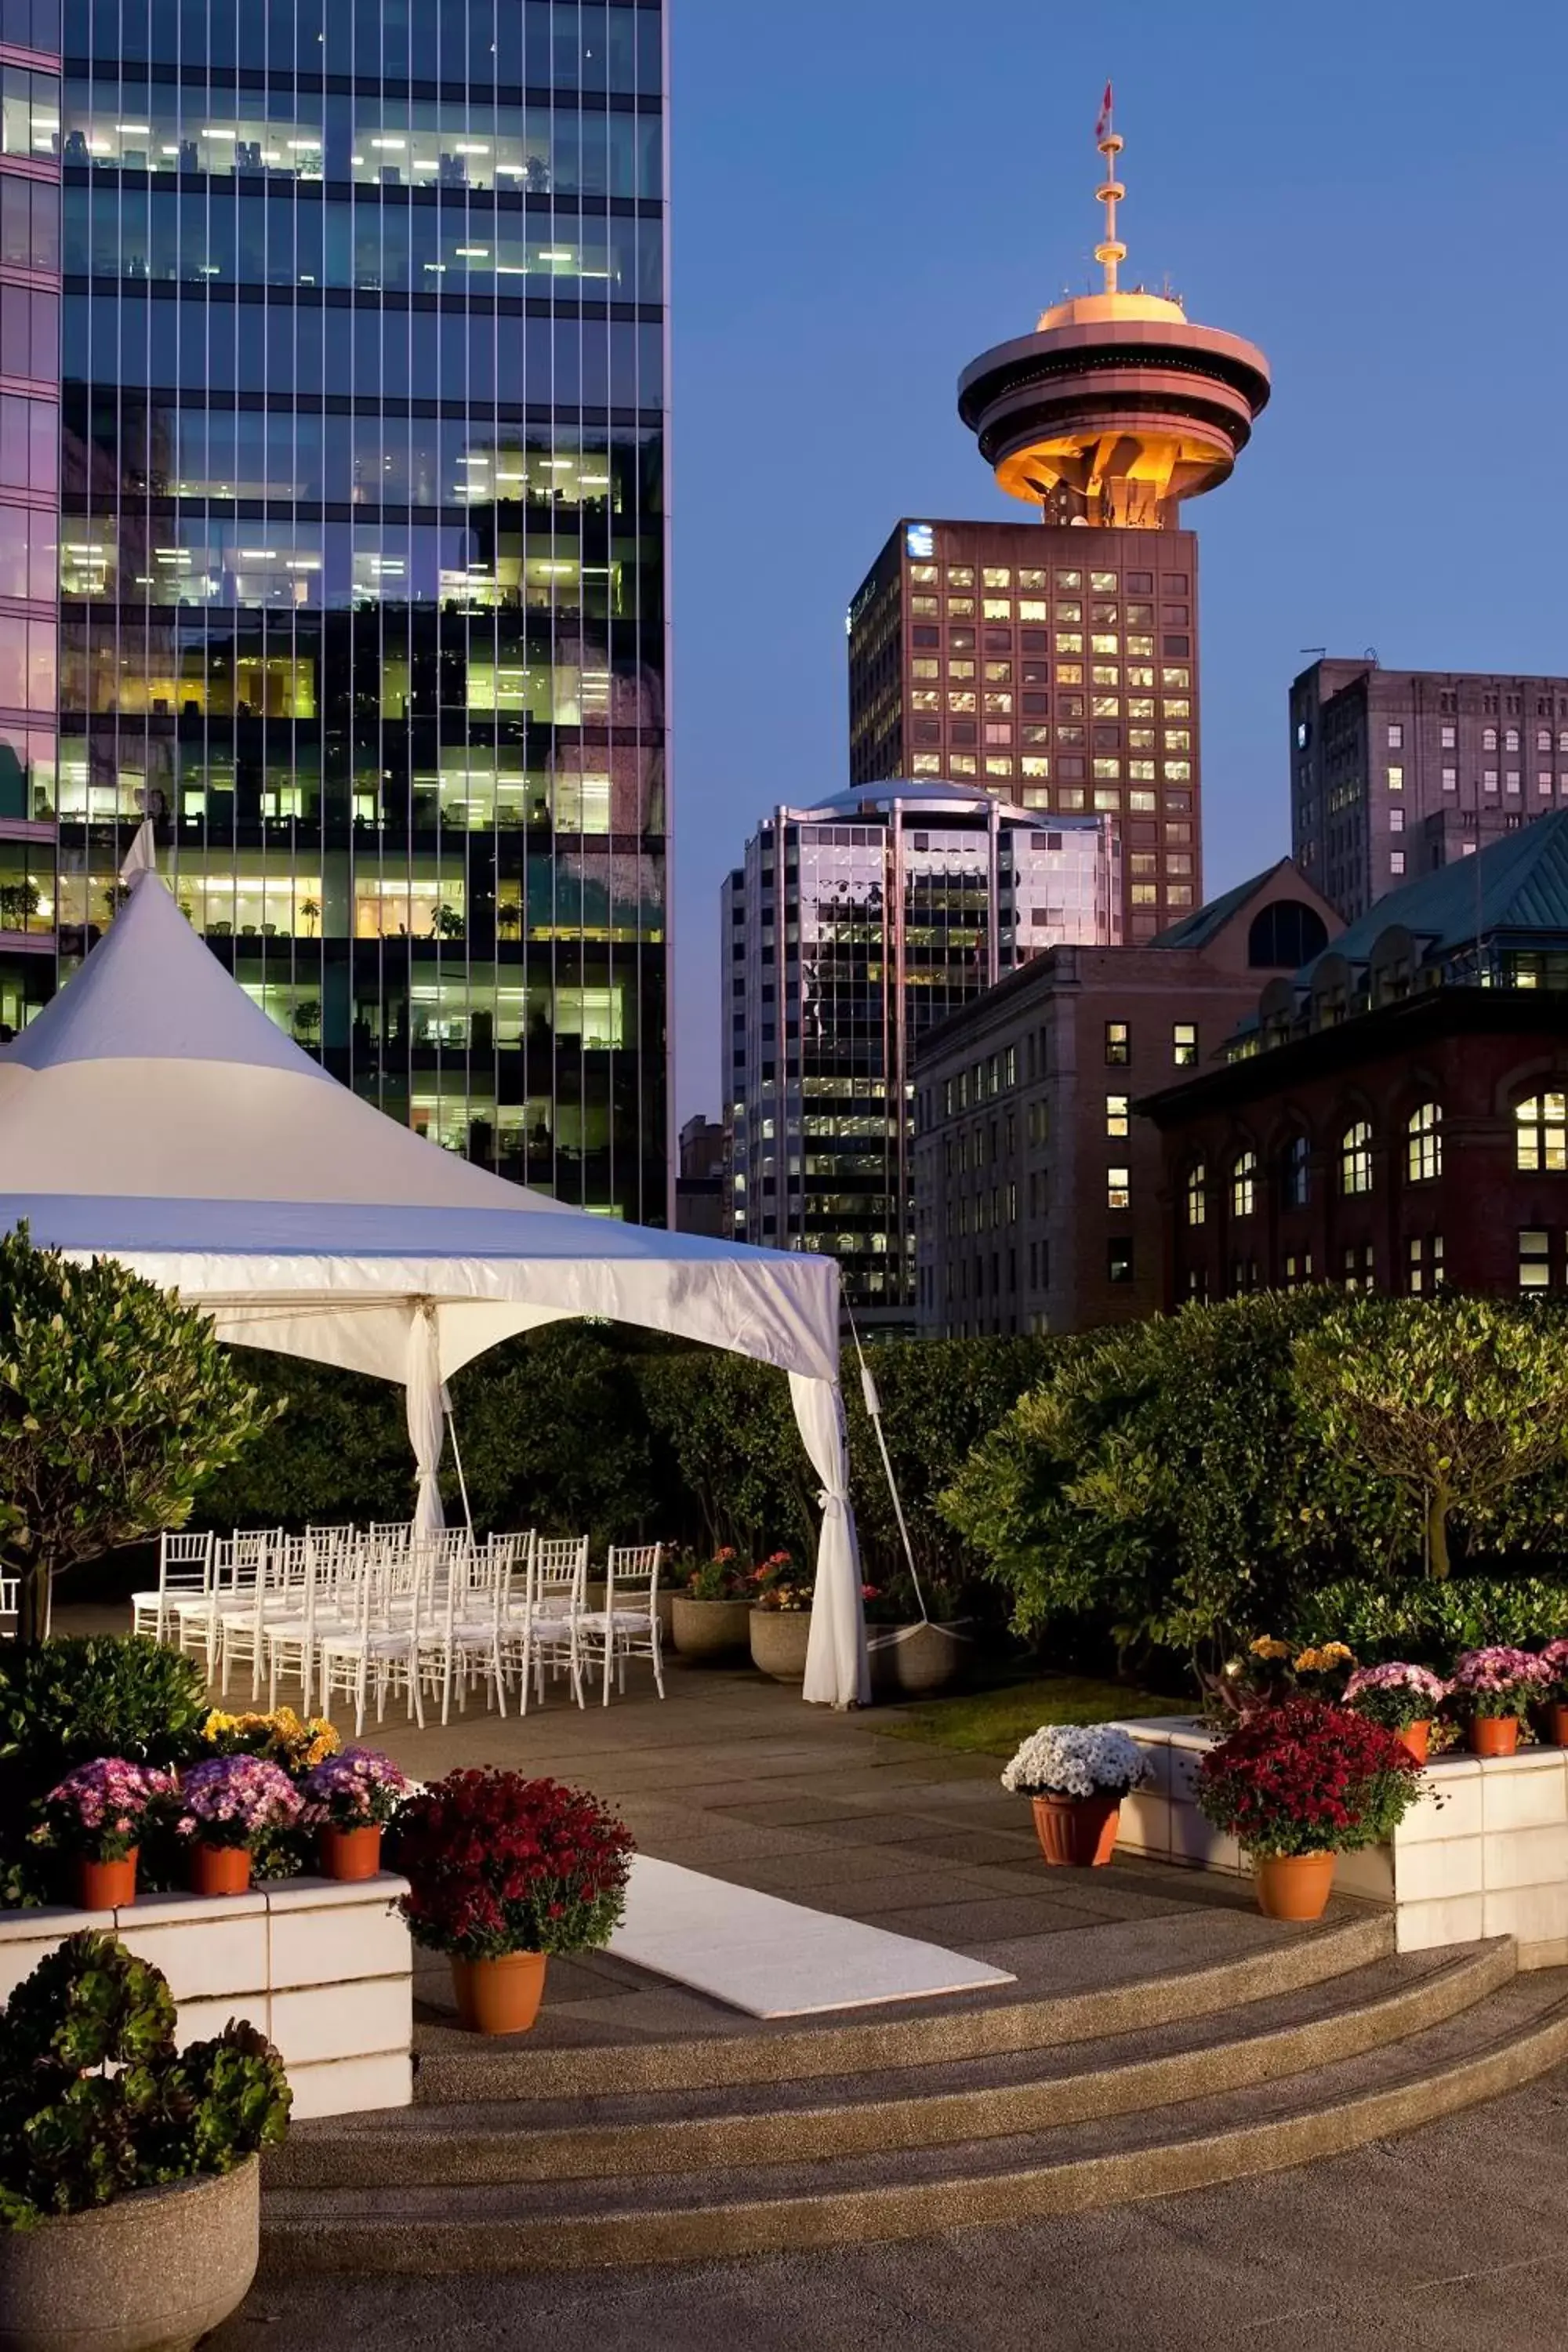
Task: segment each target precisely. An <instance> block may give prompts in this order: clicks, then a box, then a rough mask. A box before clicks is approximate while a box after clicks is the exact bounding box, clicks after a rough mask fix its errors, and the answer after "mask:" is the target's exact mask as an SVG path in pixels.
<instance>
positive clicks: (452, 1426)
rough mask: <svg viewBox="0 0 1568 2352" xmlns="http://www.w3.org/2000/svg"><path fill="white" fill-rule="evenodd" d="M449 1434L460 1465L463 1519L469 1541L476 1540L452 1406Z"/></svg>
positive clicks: (453, 1451)
mask: <svg viewBox="0 0 1568 2352" xmlns="http://www.w3.org/2000/svg"><path fill="white" fill-rule="evenodd" d="M447 1435H448V1437H450V1439H451V1441H452V1459H453V1461H454V1462H455V1463H456V1464H457V1465H458V1493H459V1494H460V1495H461V1496H462V1498H463V1517H464V1519H465V1520H466V1521H467V1523H468V1541H469V1542H470V1543H472V1542H473V1540H474V1515H473V1513H472V1511H470V1510H469V1508H468V1480H467V1479H466V1478H465V1477H464V1475H463V1456H462V1454H461V1451H460V1450H459V1448H458V1419H457V1415H456V1414H455V1413H454V1412H453V1411H452V1408H451V1406H450V1405H449V1404H448V1406H447Z"/></svg>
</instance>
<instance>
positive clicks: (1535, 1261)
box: [1519, 1226, 1552, 1290]
mask: <svg viewBox="0 0 1568 2352" xmlns="http://www.w3.org/2000/svg"><path fill="white" fill-rule="evenodd" d="M1519 1286H1520V1288H1521V1290H1550V1289H1551V1287H1552V1235H1551V1234H1549V1233H1547V1232H1545V1231H1543V1230H1542V1228H1541V1227H1539V1226H1527V1227H1526V1228H1525V1229H1524V1230H1523V1231H1522V1232H1521V1234H1520V1236H1519Z"/></svg>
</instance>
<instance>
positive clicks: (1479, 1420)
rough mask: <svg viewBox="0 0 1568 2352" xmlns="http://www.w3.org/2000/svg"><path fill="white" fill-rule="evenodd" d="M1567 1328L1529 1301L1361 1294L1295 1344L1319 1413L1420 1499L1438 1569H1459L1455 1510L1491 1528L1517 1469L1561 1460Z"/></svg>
mask: <svg viewBox="0 0 1568 2352" xmlns="http://www.w3.org/2000/svg"><path fill="white" fill-rule="evenodd" d="M1563 1336H1564V1335H1563V1328H1562V1324H1561V1321H1560V1319H1559V1318H1556V1317H1553V1316H1550V1315H1548V1316H1541V1315H1538V1314H1537V1313H1536V1312H1534V1311H1533V1308H1532V1307H1530V1306H1528V1305H1527V1306H1525V1307H1521V1306H1520V1304H1519V1303H1518V1302H1510V1303H1506V1304H1505V1303H1500V1302H1499V1301H1497V1300H1494V1299H1489V1298H1462V1297H1447V1296H1441V1295H1440V1296H1439V1297H1436V1298H1428V1299H1421V1300H1419V1301H1415V1302H1412V1301H1411V1300H1409V1299H1402V1298H1400V1299H1395V1298H1358V1299H1356V1300H1355V1301H1354V1302H1353V1303H1352V1305H1350V1306H1347V1307H1340V1308H1338V1309H1337V1310H1336V1311H1335V1312H1334V1313H1333V1314H1331V1315H1329V1316H1327V1317H1325V1318H1324V1319H1323V1321H1322V1322H1321V1323H1320V1325H1319V1326H1318V1328H1317V1329H1316V1330H1315V1331H1310V1332H1307V1333H1305V1334H1303V1336H1302V1337H1301V1338H1300V1339H1299V1340H1298V1341H1297V1343H1296V1367H1295V1370H1296V1385H1297V1388H1298V1390H1299V1391H1300V1395H1301V1398H1302V1401H1303V1404H1304V1407H1305V1410H1306V1413H1307V1417H1308V1421H1309V1423H1310V1426H1311V1427H1312V1428H1313V1429H1314V1431H1315V1432H1316V1433H1317V1434H1318V1435H1319V1436H1321V1440H1322V1443H1323V1444H1324V1445H1325V1446H1326V1447H1327V1448H1328V1450H1329V1451H1330V1453H1331V1454H1334V1455H1336V1456H1337V1457H1338V1459H1339V1460H1340V1461H1341V1462H1342V1463H1345V1464H1347V1465H1361V1464H1363V1463H1364V1464H1366V1465H1368V1466H1370V1467H1371V1468H1372V1469H1373V1470H1374V1471H1376V1472H1377V1473H1378V1474H1379V1475H1380V1476H1382V1477H1384V1478H1387V1479H1390V1480H1392V1481H1393V1483H1394V1486H1396V1487H1398V1488H1400V1489H1401V1490H1402V1491H1403V1492H1404V1493H1405V1495H1406V1496H1408V1497H1409V1498H1410V1499H1411V1500H1412V1501H1414V1502H1415V1504H1416V1506H1417V1507H1419V1509H1420V1511H1421V1514H1422V1518H1423V1523H1424V1526H1425V1530H1426V1553H1427V1561H1428V1565H1429V1566H1430V1569H1431V1572H1432V1574H1433V1575H1434V1576H1436V1577H1445V1576H1447V1574H1448V1571H1449V1556H1448V1523H1449V1520H1450V1518H1451V1517H1454V1518H1458V1520H1459V1521H1460V1522H1461V1523H1462V1524H1471V1525H1476V1526H1480V1525H1484V1524H1485V1519H1486V1517H1487V1515H1489V1513H1491V1512H1493V1511H1494V1510H1495V1509H1496V1507H1497V1506H1498V1505H1499V1504H1500V1502H1501V1500H1502V1498H1503V1496H1505V1495H1506V1494H1507V1493H1508V1492H1509V1490H1510V1488H1512V1487H1514V1486H1517V1485H1518V1484H1519V1482H1520V1481H1521V1479H1526V1478H1529V1477H1531V1476H1532V1475H1533V1474H1534V1473H1536V1472H1537V1471H1540V1470H1544V1469H1546V1468H1548V1467H1549V1466H1551V1465H1554V1464H1561V1463H1562V1462H1563V1459H1564V1454H1565V1452H1568V1349H1565V1348H1564V1346H1563Z"/></svg>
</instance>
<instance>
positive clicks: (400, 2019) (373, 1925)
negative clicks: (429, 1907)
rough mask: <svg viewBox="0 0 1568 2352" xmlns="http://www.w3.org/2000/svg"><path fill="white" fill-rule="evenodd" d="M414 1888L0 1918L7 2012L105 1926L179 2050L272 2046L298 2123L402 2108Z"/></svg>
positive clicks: (406, 2093) (398, 1885)
mask: <svg viewBox="0 0 1568 2352" xmlns="http://www.w3.org/2000/svg"><path fill="white" fill-rule="evenodd" d="M406 1885H407V1881H406V1880H405V1879H402V1878H397V1877H394V1876H393V1875H392V1874H390V1873H388V1872H382V1873H381V1874H380V1875H379V1876H377V1877H375V1878H367V1879H363V1880H362V1881H360V1882H359V1883H357V1884H345V1883H343V1882H342V1881H340V1880H336V1879H329V1878H289V1879H282V1880H279V1882H278V1883H277V1884H276V1885H261V1886H257V1887H254V1888H252V1889H251V1891H250V1892H249V1893H248V1894H247V1895H184V1894H180V1895H142V1896H141V1897H139V1899H138V1900H137V1901H136V1902H134V1903H129V1904H126V1905H125V1906H123V1907H122V1908H121V1910H118V1911H74V1910H64V1909H61V1910H48V1909H44V1910H37V1911H0V2001H4V2000H9V1998H10V1995H11V1993H12V1991H13V1990H14V1989H15V1987H16V1986H17V1985H18V1984H20V1983H21V1981H22V1979H23V1978H24V1977H26V1976H30V1975H31V1973H32V1971H33V1969H35V1968H36V1967H37V1964H38V1962H39V1960H41V1959H42V1958H43V1957H44V1955H45V1954H46V1953H47V1952H52V1951H53V1950H54V1949H55V1948H56V1946H57V1945H58V1944H59V1943H60V1942H62V1941H63V1939H64V1938H65V1937H67V1936H71V1935H74V1934H75V1933H76V1932H77V1930H78V1928H79V1927H101V1928H104V1929H106V1930H108V1931H109V1932H110V1933H111V1934H114V1935H117V1936H119V1937H120V1938H121V1941H122V1942H123V1943H124V1944H125V1945H126V1946H127V1948H129V1949H130V1950H131V1951H132V1952H134V1953H136V1955H137V1956H138V1958H141V1959H144V1960H151V1961H153V1963H154V1965H155V1966H156V1967H158V1968H160V1969H163V1974H164V1975H165V1976H166V1977H167V1978H168V1979H169V1990H170V1991H171V1992H172V1993H173V1994H174V2004H175V2008H176V2010H177V2011H178V2021H177V2025H176V2029H175V2030H176V2033H177V2036H178V2039H179V2041H180V2042H181V2045H182V2046H183V2045H184V2043H185V2042H199V2041H202V2040H204V2039H205V2038H207V2037H208V2036H210V2035H212V2034H215V2033H218V2032H222V2030H223V2028H224V2026H225V2025H226V2023H227V2022H228V2021H229V2019H230V2018H231V2017H244V2018H248V2019H249V2021H250V2022H251V2024H252V2025H254V2026H256V2027H257V2028H258V2030H259V2031H260V2032H263V2033H265V2034H266V2035H267V2036H268V2039H269V2040H270V2041H272V2042H275V2043H276V2044H277V2046H278V2049H279V2053H281V2056H282V2059H283V2063H284V2064H285V2066H286V2067H287V2068H288V2070H289V2087H290V2088H291V2090H292V2091H293V2094H294V2105H293V2113H294V2115H295V2116H296V2117H297V2118H298V2119H299V2120H300V2121H301V2122H303V2121H304V2120H305V2118H306V2117H307V2116H342V2115H352V2114H354V2113H356V2112H357V2111H359V2110H360V2109H362V2108H366V2107H405V2106H407V2105H409V2103H410V2101H411V2100H412V2098H413V2095H414V2074H413V2060H412V2056H411V2050H412V2043H413V2035H414V1996H413V1981H414V1979H413V1954H412V1948H411V1946H410V1943H409V1937H408V1930H407V1928H406V1927H405V1925H404V1923H403V1920H402V1918H401V1916H399V1913H398V1909H397V1898H398V1896H399V1895H402V1894H403V1893H404V1892H405V1888H406ZM208 2324H209V2325H210V2324H211V2323H210V2322H209V2323H208ZM0 2352H5V2337H4V2335H3V2334H0Z"/></svg>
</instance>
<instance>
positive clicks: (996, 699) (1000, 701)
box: [985, 693, 1013, 716]
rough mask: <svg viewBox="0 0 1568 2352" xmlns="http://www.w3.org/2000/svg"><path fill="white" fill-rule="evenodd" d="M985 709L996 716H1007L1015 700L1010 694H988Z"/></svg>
mask: <svg viewBox="0 0 1568 2352" xmlns="http://www.w3.org/2000/svg"><path fill="white" fill-rule="evenodd" d="M985 708H986V709H987V710H988V711H990V712H992V713H993V714H994V715H997V716H1003V715H1005V713H1006V712H1008V711H1009V710H1011V709H1012V708H1013V698H1012V696H1011V695H1010V694H997V693H991V694H987V696H986V698H985Z"/></svg>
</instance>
